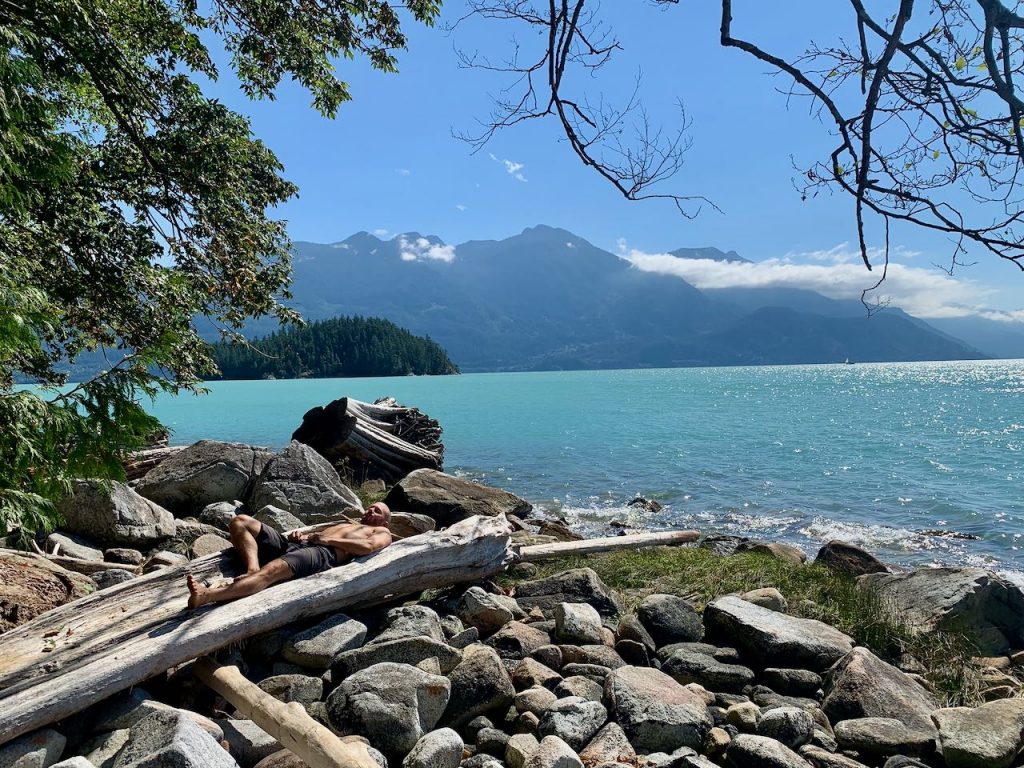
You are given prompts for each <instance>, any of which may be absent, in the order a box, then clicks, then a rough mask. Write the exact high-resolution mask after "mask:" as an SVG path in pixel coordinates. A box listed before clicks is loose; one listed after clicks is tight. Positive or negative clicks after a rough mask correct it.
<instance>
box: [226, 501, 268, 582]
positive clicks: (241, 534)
mask: <svg viewBox="0 0 1024 768" xmlns="http://www.w3.org/2000/svg"><path fill="white" fill-rule="evenodd" d="M262 527H263V523H261V522H260V521H259V520H256V519H255V518H252V517H249V516H248V515H236V516H235V517H233V518H231V522H230V523H228V531H229V532H230V534H231V546H233V547H234V548H235V552H237V553H238V556H239V557H241V558H242V565H243V567H244V568H245V573H246V575H248V576H251V575H255V574H256V573H258V572H259V570H260V561H259V556H258V553H259V545H258V544H257V543H256V537H257V536H259V534H260V529H261V528H262Z"/></svg>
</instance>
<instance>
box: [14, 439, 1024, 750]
mask: <svg viewBox="0 0 1024 768" xmlns="http://www.w3.org/2000/svg"><path fill="white" fill-rule="evenodd" d="M147 469H148V471H147V472H145V474H143V475H142V476H141V477H139V478H137V479H136V480H134V481H133V482H132V483H131V485H127V484H119V483H113V484H111V485H106V486H105V485H100V484H97V483H92V482H82V483H81V484H79V485H78V487H77V488H76V490H75V493H74V495H73V496H71V497H69V499H67V500H66V502H65V503H64V505H63V511H64V517H65V521H66V522H65V525H64V528H63V530H62V531H61V532H59V533H54V534H52V535H51V536H50V537H49V538H48V539H47V540H46V541H40V542H38V544H39V546H40V549H41V550H43V551H45V553H46V555H45V556H43V555H39V554H37V555H27V554H14V553H11V552H10V551H9V550H4V551H3V552H0V575H2V576H3V579H2V583H0V622H2V623H0V630H6V629H9V628H11V627H13V626H16V625H18V624H21V623H24V622H25V621H27V620H30V619H31V618H32V617H33V616H34V615H37V614H38V613H40V612H42V611H45V610H47V609H48V608H51V607H54V606H56V605H59V604H61V603H64V602H67V601H68V600H69V599H75V598H76V597H77V596H79V595H82V594H85V593H87V592H90V591H92V590H94V589H96V588H104V587H107V586H110V585H113V584H116V583H120V582H123V581H128V580H132V579H134V578H137V577H138V576H139V575H140V574H142V573H147V572H152V571H154V570H158V569H164V568H175V567H181V566H182V565H183V564H186V563H187V562H188V561H189V559H190V558H194V557H201V556H203V555H207V554H210V553H213V552H218V551H220V550H222V549H225V548H226V547H228V546H229V542H228V539H227V534H226V532H225V531H226V528H227V523H228V522H229V521H230V519H231V518H232V517H233V516H234V515H235V514H238V513H239V511H245V512H247V513H248V514H253V515H255V516H256V517H258V518H259V519H261V520H262V521H263V522H264V523H267V524H270V525H273V526H274V527H276V528H279V529H281V530H287V529H291V528H296V527H300V526H303V525H310V524H316V523H320V522H325V521H329V520H335V519H337V518H338V514H339V511H340V510H342V509H349V510H358V509H360V508H361V507H362V503H363V502H362V501H361V500H360V494H361V495H362V496H363V498H364V499H365V498H366V497H367V494H374V495H376V496H381V495H384V493H385V491H386V497H385V498H386V500H387V501H388V503H389V504H390V505H391V506H392V507H393V508H394V509H396V510H398V511H399V513H398V514H396V515H395V530H396V533H397V534H398V535H400V536H411V535H415V534H417V533H421V532H424V531H427V530H432V529H434V528H442V527H445V526H448V525H451V524H452V523H455V522H458V521H460V520H464V519H467V518H469V517H471V516H473V515H486V516H497V515H504V516H506V517H507V518H508V519H509V520H510V521H511V522H512V525H513V528H514V529H515V530H516V533H515V534H514V536H513V538H514V540H515V541H516V542H518V543H521V544H534V543H539V542H545V541H553V540H557V539H565V538H572V537H573V536H574V534H573V533H572V532H571V531H568V530H567V529H565V528H564V526H563V525H561V524H560V523H559V522H558V521H553V520H541V519H533V514H534V513H533V512H532V510H531V508H530V505H529V504H528V503H526V502H525V501H523V500H522V499H519V498H518V497H515V496H513V495H512V494H508V493H506V492H504V491H500V490H497V489H491V488H486V487H484V486H481V485H478V484H475V483H470V482H468V481H466V480H463V479H460V478H456V477H452V476H450V475H446V474H444V473H443V472H439V471H434V470H428V469H423V470H417V471H415V472H412V473H411V474H409V475H408V476H406V477H405V478H404V479H403V480H401V481H400V482H398V483H396V484H395V485H394V486H392V487H391V488H390V489H385V488H384V487H383V485H382V484H371V485H370V486H367V487H364V488H361V489H358V490H359V491H360V493H358V494H357V493H356V492H355V491H353V490H352V489H350V488H349V487H348V486H347V485H346V484H345V483H343V482H342V481H341V479H340V477H339V475H338V473H337V471H336V470H335V468H334V467H333V466H332V465H331V463H329V462H328V461H326V460H325V459H324V458H323V457H322V456H321V455H320V454H318V453H317V452H316V451H314V450H313V449H311V448H309V447H308V446H306V445H304V444H302V443H298V442H292V443H291V444H289V445H288V446H287V447H286V448H285V449H284V450H282V451H281V452H278V453H272V452H270V451H266V450H263V449H259V448H253V447H251V446H244V445H237V444H228V443H218V442H215V441H203V442H200V443H197V444H196V445H193V446H190V447H189V448H186V449H184V450H180V451H175V452H172V453H169V454H168V455H167V457H166V458H164V459H163V461H161V462H159V463H158V464H156V465H155V466H153V467H152V468H147ZM699 546H700V547H701V548H702V549H703V550H704V551H705V552H707V551H710V552H714V553H716V554H715V555H714V556H715V557H721V558H734V559H735V558H741V557H749V558H754V559H756V560H757V561H758V562H761V561H763V562H765V563H785V564H787V567H790V566H791V567H792V568H797V569H809V570H814V571H815V572H817V571H818V570H823V569H828V572H829V573H833V574H838V577H837V578H842V579H847V580H849V581H850V583H851V584H852V583H853V580H854V579H856V585H857V588H858V589H861V590H865V591H868V592H870V593H871V594H873V595H876V596H878V599H879V600H880V601H884V603H885V605H887V606H891V607H892V608H893V609H894V610H895V611H896V612H897V613H898V614H900V615H901V616H902V617H903V618H904V619H905V620H906V622H907V626H912V627H913V628H914V631H915V632H917V633H919V634H922V635H923V636H924V638H926V639H927V638H928V637H935V638H940V637H942V638H945V637H947V636H953V635H954V634H955V635H956V636H958V637H961V636H962V637H964V638H969V639H970V642H971V643H972V644H973V646H972V653H973V656H974V658H973V659H970V660H969V663H970V664H972V665H974V666H975V667H976V668H977V669H978V670H979V679H981V680H983V681H984V686H983V688H981V689H980V690H979V691H978V697H977V700H976V701H972V702H970V703H971V706H947V705H948V704H949V703H951V701H950V699H951V697H950V695H949V692H947V691H942V690H937V689H936V687H935V686H934V684H933V683H932V682H931V681H930V680H929V678H928V675H927V674H926V669H925V666H926V663H927V659H923V658H915V657H913V655H911V654H909V653H906V652H905V649H902V650H903V651H904V652H901V649H900V648H899V647H893V648H890V649H886V650H887V651H888V652H887V653H883V652H882V650H881V649H880V648H877V647H875V648H874V649H869V648H868V647H867V646H865V645H864V644H862V643H860V642H859V641H858V639H857V638H855V637H853V636H851V635H850V634H846V633H844V632H843V631H840V629H838V628H836V627H834V626H830V625H829V624H826V623H823V622H821V621H818V620H815V619H812V618H807V617H806V616H805V615H802V614H806V613H807V612H808V607H807V606H799V605H797V596H796V595H793V594H790V595H787V594H784V593H783V591H782V590H780V589H778V588H774V587H769V586H761V587H760V588H758V589H751V590H745V591H740V592H736V593H733V594H725V593H722V594H716V595H713V596H711V597H710V598H709V599H707V600H699V599H695V598H694V597H693V596H692V595H688V594H686V593H685V590H676V592H675V593H669V592H668V591H666V590H665V589H664V588H660V587H661V586H662V585H660V584H659V582H658V576H659V574H652V578H651V580H650V581H649V583H647V584H646V586H644V588H642V589H637V588H635V587H634V588H629V589H616V588H615V587H614V585H610V584H609V583H606V581H604V580H602V578H601V576H599V575H598V573H597V571H596V570H595V569H596V568H598V566H597V564H596V563H595V564H594V568H590V567H572V568H568V569H565V568H564V567H562V568H560V567H558V566H554V567H551V568H547V569H546V570H544V571H539V570H538V568H537V566H535V565H533V564H529V563H520V564H518V565H514V566H513V567H512V568H511V569H510V571H509V573H508V575H507V577H503V578H502V579H500V580H498V581H497V582H491V581H487V582H482V583H477V584H471V585H460V586H458V587H451V588H448V589H442V590H433V591H429V592H426V593H423V594H421V595H419V596H418V597H415V599H406V600H400V601H397V602H392V603H390V604H384V605H378V606H375V607H372V608H367V609H365V610H361V611H346V612H345V613H334V614H333V615H328V616H317V617H316V618H309V619H305V620H303V621H299V622H295V623H293V624H290V625H289V626H287V627H284V628H280V629H276V630H274V631H271V632H265V633H263V634H260V635H257V636H255V637H252V638H250V639H249V640H248V641H246V642H245V643H243V644H242V645H241V646H240V647H233V648H230V649H227V650H225V651H222V652H221V653H220V654H219V661H220V662H221V663H222V664H230V665H235V666H237V667H238V668H239V669H240V670H241V671H242V673H243V674H244V675H245V676H246V677H247V678H248V679H249V680H251V681H252V682H254V683H256V684H258V686H259V687H260V688H261V689H262V690H263V691H265V692H267V693H269V694H270V695H272V696H274V697H276V698H278V699H280V700H282V701H287V702H295V703H296V704H298V705H300V706H301V707H302V708H303V709H304V710H305V711H306V712H308V713H309V715H311V716H312V717H313V718H315V719H316V720H317V721H319V722H321V723H323V724H324V725H326V726H327V727H328V728H330V729H331V730H332V731H334V732H335V733H337V734H339V735H342V736H344V737H346V738H351V739H358V740H362V741H364V742H365V743H368V744H369V746H370V748H371V754H372V755H373V756H374V758H375V759H376V760H377V762H378V763H379V764H380V765H381V766H384V767H386V766H391V768H397V766H402V768H582V767H583V766H586V768H598V767H599V766H600V768H626V767H627V766H632V767H633V768H645V767H647V766H650V768H713V766H726V767H728V766H732V767H733V768H763V767H764V768H775V767H778V768H861V767H863V766H868V767H869V768H875V767H882V766H884V768H915V767H916V768H922V767H930V768H942V767H943V766H945V768H1011V767H1012V766H1016V765H1020V764H1021V757H1020V755H1021V752H1022V749H1024V699H1022V698H1019V696H1020V692H1021V685H1020V675H1019V674H1018V671H1019V670H1020V668H1021V666H1022V665H1024V652H1022V651H1021V649H1024V595H1022V594H1021V592H1020V590H1018V589H1017V588H1016V587H1014V586H1012V585H1010V584H1008V583H1006V582H1003V581H1001V580H1000V579H998V578H997V577H995V576H994V575H992V574H990V573H987V572H985V571H983V570H980V569H923V570H918V571H912V572H893V570H894V569H891V568H889V567H887V566H886V565H885V564H884V563H881V562H879V561H878V560H877V559H875V558H873V557H872V556H871V555H870V554H868V553H866V552H864V551H863V550H860V549H858V548H856V547H853V546H850V545H848V544H843V543H842V542H832V543H829V544H828V545H826V546H825V547H823V548H822V550H821V552H819V554H818V557H817V558H816V562H815V564H812V565H805V564H803V560H804V559H805V558H804V556H803V554H802V553H800V552H799V551H798V550H795V549H793V548H791V547H787V546H786V545H782V544H776V543H771V542H757V541H748V540H737V539H733V538H727V537H715V536H709V537H706V538H705V539H704V540H703V541H702V542H701V543H700V544H699ZM54 549H57V553H56V554H55V555H54V554H53V550H54ZM574 565H575V564H574ZM214 610H216V609H214ZM192 666H193V663H192V662H190V663H187V664H184V665H181V666H178V667H176V668H173V669H170V670H168V671H167V672H166V673H162V674H160V675H157V676H156V677H154V678H152V679H150V680H148V681H147V682H145V683H144V685H143V686H142V687H136V688H134V689H133V690H131V691H126V692H124V693H122V694H119V695H118V696H116V697H114V698H112V699H108V700H106V701H104V702H102V703H101V704H98V705H94V706H92V707H90V708H89V709H87V710H85V711H83V712H80V713H79V714H77V715H74V716H72V717H70V718H67V719H65V720H63V721H61V722H59V723H55V724H54V725H52V726H51V727H47V728H44V729H42V730H39V731H36V732H34V733H31V734H28V735H26V736H22V737H19V738H17V739H15V740H13V741H10V742H8V743H7V744H4V745H0V768H7V766H16V767H17V768H51V767H52V766H59V767H60V768H90V767H91V768H144V767H146V768H148V767H150V766H154V767H155V766H174V768H192V767H194V768H220V767H221V766H223V767H224V768H229V767H235V766H239V767H240V768H254V767H256V768H302V766H304V765H306V764H305V763H303V762H301V761H300V760H299V759H298V758H297V757H295V756H294V755H293V754H292V753H291V752H289V751H288V750H286V749H284V747H283V746H282V744H281V743H279V742H278V741H277V740H276V739H275V738H274V737H272V736H270V735H269V734H267V733H266V732H265V731H263V730H262V729H261V728H259V727H258V726H257V725H256V724H255V723H253V722H252V721H251V720H248V719H245V718H243V717H241V716H240V715H239V713H237V712H235V711H234V710H233V708H232V707H231V706H230V705H229V704H228V703H227V702H225V701H224V700H223V699H221V698H219V697H218V696H217V695H216V694H214V693H213V692H212V691H211V690H209V689H208V688H206V687H205V686H204V685H203V684H202V683H200V682H199V681H198V680H197V679H196V677H195V676H193V674H192V671H191V668H192ZM0 694H2V690H0ZM0 709H2V708H0ZM2 718H3V713H2V711H0V720H2Z"/></svg>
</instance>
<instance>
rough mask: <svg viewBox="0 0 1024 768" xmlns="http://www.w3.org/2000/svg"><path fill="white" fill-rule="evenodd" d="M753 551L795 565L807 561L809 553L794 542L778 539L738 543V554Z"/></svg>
mask: <svg viewBox="0 0 1024 768" xmlns="http://www.w3.org/2000/svg"><path fill="white" fill-rule="evenodd" d="M743 552H753V553H754V554H758V555H766V556H767V557H771V558H774V559H776V560H782V561H783V562H786V563H792V564H793V565H800V564H802V563H805V562H807V555H805V554H804V553H803V551H801V550H800V549H799V548H797V547H794V546H793V545H792V544H782V543H780V542H778V541H741V542H740V543H739V544H737V545H736V554H740V553H743Z"/></svg>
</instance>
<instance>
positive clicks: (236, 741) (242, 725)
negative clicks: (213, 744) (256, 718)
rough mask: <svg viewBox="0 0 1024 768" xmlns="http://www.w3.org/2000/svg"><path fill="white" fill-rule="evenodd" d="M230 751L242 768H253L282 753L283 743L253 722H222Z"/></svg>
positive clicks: (225, 739)
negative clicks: (271, 756)
mask: <svg viewBox="0 0 1024 768" xmlns="http://www.w3.org/2000/svg"><path fill="white" fill-rule="evenodd" d="M220 726H221V728H223V729H224V741H226V742H227V743H228V751H229V752H230V753H231V756H232V757H233V758H235V760H237V761H238V764H239V765H240V766H241V768H252V766H254V765H256V763H258V762H260V760H263V759H264V758H267V757H270V755H273V754H275V753H277V752H280V751H281V749H283V747H282V746H281V742H279V741H278V740H277V739H275V738H274V737H273V736H271V735H270V734H269V733H267V732H266V731H264V730H263V729H262V728H260V727H259V726H258V725H256V723H254V722H253V721H252V720H221V721H220Z"/></svg>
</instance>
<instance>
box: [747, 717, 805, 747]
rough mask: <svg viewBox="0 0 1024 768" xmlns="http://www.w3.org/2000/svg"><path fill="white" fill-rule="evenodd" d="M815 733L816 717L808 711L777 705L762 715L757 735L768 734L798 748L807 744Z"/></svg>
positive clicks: (788, 745)
mask: <svg viewBox="0 0 1024 768" xmlns="http://www.w3.org/2000/svg"><path fill="white" fill-rule="evenodd" d="M813 734H814V718H812V717H811V716H810V714H809V713H808V712H806V711H805V710H802V709H797V708H796V707H777V708H776V709H769V710H768V711H767V712H764V713H763V714H762V715H761V719H760V721H759V722H758V724H757V735H758V736H767V737H768V738H770V739H775V740H776V741H778V742H781V743H783V744H785V745H786V746H787V747H789V748H790V749H797V748H799V747H802V746H803V745H804V744H807V743H808V742H809V741H810V740H811V736H812V735H813Z"/></svg>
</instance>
